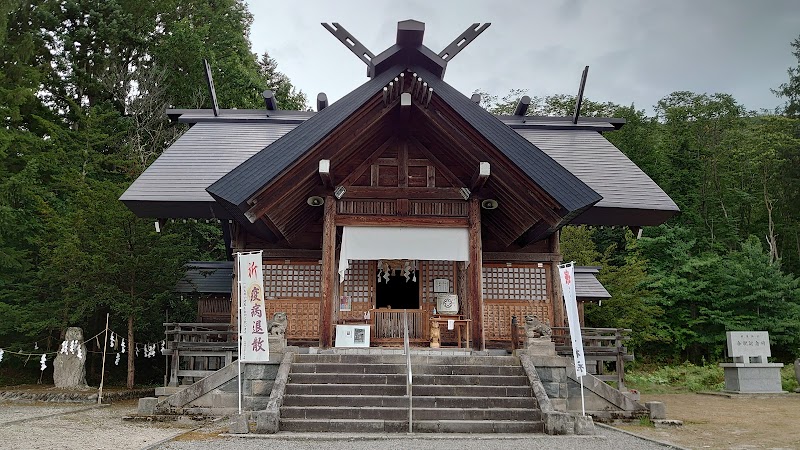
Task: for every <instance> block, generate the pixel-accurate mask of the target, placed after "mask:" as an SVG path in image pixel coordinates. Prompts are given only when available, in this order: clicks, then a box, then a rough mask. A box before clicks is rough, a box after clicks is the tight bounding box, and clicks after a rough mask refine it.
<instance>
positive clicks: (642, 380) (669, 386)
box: [625, 362, 725, 394]
mask: <svg viewBox="0 0 800 450" xmlns="http://www.w3.org/2000/svg"><path fill="white" fill-rule="evenodd" d="M625 380H626V382H627V384H628V387H629V388H632V389H636V390H638V391H639V392H641V393H644V394H665V393H680V392H699V391H720V390H722V389H724V388H725V375H724V373H723V370H722V368H721V367H720V366H719V365H717V364H703V365H694V364H692V363H688V362H686V363H683V364H680V365H676V366H660V367H654V366H646V367H642V368H636V369H633V370H629V371H627V372H626V374H625Z"/></svg>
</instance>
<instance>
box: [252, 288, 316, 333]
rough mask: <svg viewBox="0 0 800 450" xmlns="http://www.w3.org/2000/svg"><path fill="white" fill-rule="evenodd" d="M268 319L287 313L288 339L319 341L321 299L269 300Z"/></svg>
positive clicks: (267, 305) (267, 302) (267, 303)
mask: <svg viewBox="0 0 800 450" xmlns="http://www.w3.org/2000/svg"><path fill="white" fill-rule="evenodd" d="M265 303H266V307H267V317H269V318H270V320H272V316H273V315H274V314H275V313H276V312H285V313H286V319H287V320H288V322H289V323H288V325H287V326H286V338H287V339H303V340H317V339H319V299H309V298H291V299H273V300H267V301H266V302H265Z"/></svg>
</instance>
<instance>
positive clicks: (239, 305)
mask: <svg viewBox="0 0 800 450" xmlns="http://www.w3.org/2000/svg"><path fill="white" fill-rule="evenodd" d="M239 255H240V254H239V253H236V272H234V273H235V274H236V332H237V333H236V335H237V338H236V344H237V345H236V348H237V349H238V352H237V355H238V356H237V357H236V364H237V365H238V370H237V376H236V378H237V383H238V384H239V395H238V399H239V414H241V413H242V281H241V280H240V279H239Z"/></svg>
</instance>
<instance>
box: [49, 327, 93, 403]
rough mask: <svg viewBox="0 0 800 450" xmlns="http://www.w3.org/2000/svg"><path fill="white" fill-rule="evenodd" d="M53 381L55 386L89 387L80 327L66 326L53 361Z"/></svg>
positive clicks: (84, 346) (84, 348) (67, 387)
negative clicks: (62, 339) (59, 347)
mask: <svg viewBox="0 0 800 450" xmlns="http://www.w3.org/2000/svg"><path fill="white" fill-rule="evenodd" d="M53 381H54V382H55V386H56V387H57V388H64V389H88V388H89V386H88V385H87V384H86V344H85V343H84V342H83V330H81V329H80V328H77V327H69V328H67V332H66V334H65V335H64V342H63V343H62V344H61V349H60V350H59V352H58V355H56V359H55V362H53Z"/></svg>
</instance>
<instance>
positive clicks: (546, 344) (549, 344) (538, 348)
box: [524, 338, 556, 356]
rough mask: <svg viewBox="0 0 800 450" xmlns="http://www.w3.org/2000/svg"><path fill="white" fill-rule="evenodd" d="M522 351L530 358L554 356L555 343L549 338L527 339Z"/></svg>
mask: <svg viewBox="0 0 800 450" xmlns="http://www.w3.org/2000/svg"><path fill="white" fill-rule="evenodd" d="M524 351H525V353H527V354H529V355H531V356H556V343H555V342H553V341H552V340H551V339H550V338H534V339H528V341H527V342H526V343H525V349H524Z"/></svg>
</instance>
